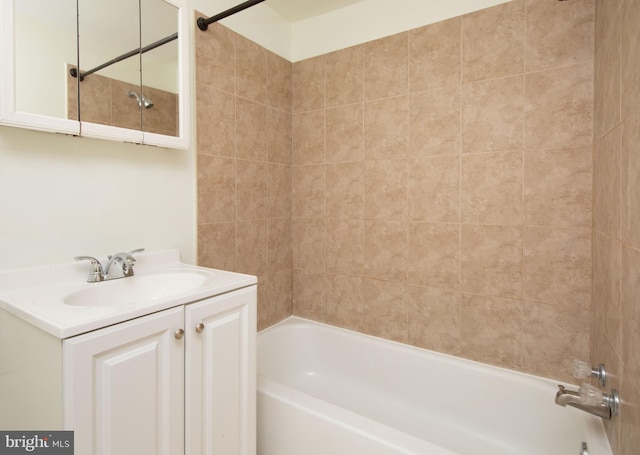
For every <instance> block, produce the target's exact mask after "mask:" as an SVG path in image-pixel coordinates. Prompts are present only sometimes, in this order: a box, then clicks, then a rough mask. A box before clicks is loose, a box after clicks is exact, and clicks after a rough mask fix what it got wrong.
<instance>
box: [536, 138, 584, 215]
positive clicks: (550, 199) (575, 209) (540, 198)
mask: <svg viewBox="0 0 640 455" xmlns="http://www.w3.org/2000/svg"><path fill="white" fill-rule="evenodd" d="M592 179H593V164H592V148H591V147H578V148H570V149H551V150H531V151H526V152H525V164H524V212H525V216H524V221H525V224H527V225H533V226H566V227H569V226H576V227H577V226H581V227H589V226H590V225H591V204H592V201H591V196H592V191H591V187H592Z"/></svg>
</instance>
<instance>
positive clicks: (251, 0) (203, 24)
mask: <svg viewBox="0 0 640 455" xmlns="http://www.w3.org/2000/svg"><path fill="white" fill-rule="evenodd" d="M262 2H264V0H248V1H246V2H244V3H240V4H239V5H237V6H234V7H233V8H229V9H228V10H226V11H223V12H221V13H219V14H216V15H215V16H211V17H210V18H208V19H205V18H204V17H199V18H198V20H197V24H198V28H199V29H200V30H202V31H203V32H204V31H206V30H207V29H208V28H209V25H210V24H213V23H214V22H218V21H219V20H222V19H224V18H225V17H229V16H232V15H233V14H236V13H239V12H240V11H243V10H245V9H247V8H251V7H252V6H254V5H257V4H258V3H262Z"/></svg>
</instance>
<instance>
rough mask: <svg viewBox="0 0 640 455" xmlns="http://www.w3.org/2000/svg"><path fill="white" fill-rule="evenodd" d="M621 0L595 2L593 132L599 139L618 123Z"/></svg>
mask: <svg viewBox="0 0 640 455" xmlns="http://www.w3.org/2000/svg"><path fill="white" fill-rule="evenodd" d="M622 1H623V0H609V1H601V0H599V1H596V2H595V10H596V19H597V20H596V23H595V56H594V58H595V69H594V72H595V75H594V85H595V87H594V107H593V109H594V113H593V115H594V123H593V126H594V132H593V137H594V139H595V140H597V139H600V138H601V137H602V136H604V135H605V134H606V133H607V132H609V131H610V130H611V129H612V128H613V127H615V126H616V125H618V124H619V123H620V106H621V102H622V101H621V99H620V93H621V92H620V90H621V89H620V69H621V63H620V46H621V42H620V40H621V26H622V17H621V14H622Z"/></svg>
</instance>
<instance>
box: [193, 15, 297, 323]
mask: <svg viewBox="0 0 640 455" xmlns="http://www.w3.org/2000/svg"><path fill="white" fill-rule="evenodd" d="M195 33H197V37H196V60H197V68H196V77H197V82H196V97H197V101H196V108H197V129H198V134H197V148H198V155H197V168H198V263H199V264H200V265H203V266H207V267H214V268H221V269H225V270H232V271H237V272H242V273H248V274H252V275H257V276H258V280H259V285H258V326H259V328H264V327H266V326H268V325H271V324H273V323H275V322H277V321H279V320H281V319H283V318H284V317H286V316H288V315H290V314H291V311H292V310H291V69H292V65H291V63H290V62H288V61H287V60H285V59H283V58H281V57H279V56H277V55H275V54H273V53H271V52H269V51H267V50H265V49H264V48H262V47H260V46H258V45H257V44H255V43H253V42H252V41H249V40H248V39H246V38H244V37H242V36H240V35H238V34H236V33H234V32H232V31H231V30H229V29H227V28H225V27H223V26H222V25H220V24H215V25H212V26H210V27H209V30H208V31H207V32H206V33H203V32H201V31H199V30H196V32H195Z"/></svg>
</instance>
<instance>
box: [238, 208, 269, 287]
mask: <svg viewBox="0 0 640 455" xmlns="http://www.w3.org/2000/svg"><path fill="white" fill-rule="evenodd" d="M268 231H269V225H268V223H267V221H266V220H256V221H246V222H242V223H237V227H236V250H237V254H238V272H240V273H248V274H249V275H255V276H257V277H258V280H259V281H265V278H266V277H267V271H268V268H269V238H268Z"/></svg>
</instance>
